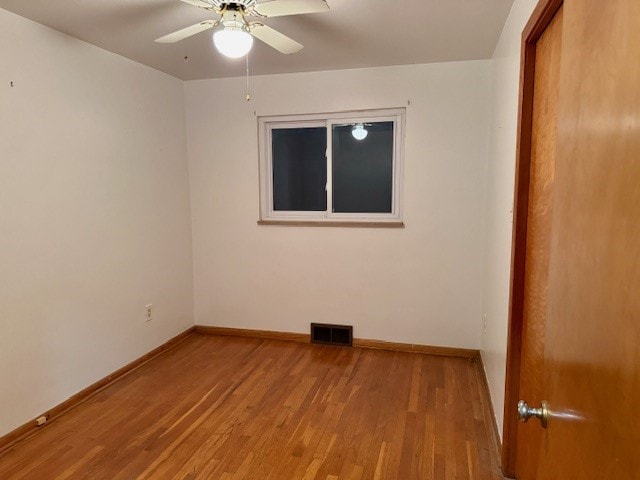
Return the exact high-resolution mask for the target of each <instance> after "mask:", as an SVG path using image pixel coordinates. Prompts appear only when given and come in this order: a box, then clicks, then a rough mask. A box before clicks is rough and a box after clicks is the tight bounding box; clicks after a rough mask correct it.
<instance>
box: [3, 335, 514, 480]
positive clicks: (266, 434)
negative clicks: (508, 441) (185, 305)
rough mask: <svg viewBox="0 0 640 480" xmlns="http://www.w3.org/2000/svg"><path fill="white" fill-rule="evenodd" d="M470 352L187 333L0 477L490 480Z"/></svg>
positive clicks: (491, 462) (56, 427)
mask: <svg viewBox="0 0 640 480" xmlns="http://www.w3.org/2000/svg"><path fill="white" fill-rule="evenodd" d="M481 375H482V374H481V372H480V369H479V366H478V361H477V360H475V359H463V358H452V357H438V356H430V355H422V354H414V353H400V352H387V351H380V350H368V349H360V348H343V347H331V346H316V345H305V344H298V343H292V342H284V341H276V340H261V339H251V338H240V337H226V336H225V337H222V336H210V335H200V334H195V335H193V336H191V337H189V338H188V339H186V340H185V341H184V342H182V343H180V344H179V345H178V346H176V347H175V348H173V349H172V350H170V351H168V352H166V353H164V354H162V355H161V356H160V357H158V358H156V359H154V360H152V361H151V362H149V363H147V364H145V365H143V366H142V367H141V368H139V369H137V370H135V371H134V372H132V373H131V374H129V375H128V376H126V377H124V378H122V379H121V380H119V381H118V382H116V383H114V384H113V385H111V386H109V387H107V388H106V389H104V390H102V391H101V392H99V393H98V394H96V395H95V396H93V397H91V398H90V399H89V400H87V401H86V402H85V403H83V404H81V405H80V406H78V407H77V408H75V409H73V410H72V411H70V412H68V413H67V414H65V415H63V416H62V417H60V418H59V419H57V420H54V421H52V422H51V424H49V425H47V426H45V427H43V428H42V429H41V430H39V431H37V432H36V433H35V434H34V435H33V436H31V437H29V438H27V439H26V440H23V441H21V442H20V443H18V444H16V445H15V446H13V447H12V448H11V449H9V450H8V451H6V452H4V453H3V454H2V455H1V456H0V478H1V479H3V480H8V479H34V480H36V479H37V480H47V479H56V480H62V479H92V480H97V479H109V480H116V479H122V480H132V479H181V480H182V479H189V480H191V479H214V480H239V479H244V480H266V479H270V480H273V479H277V480H313V479H322V480H369V479H376V480H377V479H381V480H382V479H388V480H391V479H398V480H409V479H420V480H429V479H432V480H440V479H443V480H444V479H469V480H471V479H479V480H485V479H487V480H494V479H502V476H501V475H500V473H499V468H498V449H497V446H496V442H495V438H494V435H493V430H492V426H491V424H490V423H489V422H490V421H491V420H490V414H489V410H488V406H487V398H486V392H485V389H484V385H483V384H482V380H481V378H482V377H481Z"/></svg>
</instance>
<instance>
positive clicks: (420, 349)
mask: <svg viewBox="0 0 640 480" xmlns="http://www.w3.org/2000/svg"><path fill="white" fill-rule="evenodd" d="M195 329H196V332H198V333H202V334H205V335H228V336H233V337H251V338H265V339H271V340H286V341H291V342H298V343H310V342H311V336H310V335H309V334H306V333H290V332H274V331H270V330H249V329H244V328H227V327H208V326H204V325H196V327H195ZM353 346H354V347H360V348H372V349H376V350H390V351H393V352H409V353H424V354H427V355H443V356H447V357H462V358H478V357H479V356H480V352H479V351H478V350H471V349H467V348H451V347H434V346H430V345H415V344H410V343H396V342H385V341H382V340H366V339H362V338H354V339H353Z"/></svg>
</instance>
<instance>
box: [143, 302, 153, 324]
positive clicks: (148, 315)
mask: <svg viewBox="0 0 640 480" xmlns="http://www.w3.org/2000/svg"><path fill="white" fill-rule="evenodd" d="M152 309H153V305H151V304H149V305H147V306H145V307H144V316H145V321H146V322H150V321H151V320H153V310H152Z"/></svg>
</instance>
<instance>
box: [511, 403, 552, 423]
mask: <svg viewBox="0 0 640 480" xmlns="http://www.w3.org/2000/svg"><path fill="white" fill-rule="evenodd" d="M531 417H535V418H537V419H538V420H540V425H542V428H547V425H548V423H549V404H548V403H547V402H545V401H544V400H543V401H542V406H541V407H540V408H531V407H530V406H529V405H528V404H527V402H525V401H524V400H520V401H519V402H518V420H520V421H521V422H526V421H527V420H529V419H530V418H531Z"/></svg>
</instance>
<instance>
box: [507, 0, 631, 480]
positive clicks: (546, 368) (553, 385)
mask: <svg viewBox="0 0 640 480" xmlns="http://www.w3.org/2000/svg"><path fill="white" fill-rule="evenodd" d="M542 3H545V4H547V5H551V4H556V5H555V9H556V10H557V4H559V3H562V2H554V1H552V0H550V1H546V2H542ZM547 14H548V12H547ZM550 18H551V17H550ZM558 23H559V24H560V26H558ZM554 24H555V25H554ZM558 32H559V33H558ZM556 37H557V38H559V41H556V42H555V43H554V42H552V41H551V39H552V38H556ZM558 42H559V44H560V45H561V46H560V49H559V53H557V52H558V51H557V50H556V48H557V45H558ZM551 43H554V45H555V46H554V47H549V44H551ZM639 59H640V1H638V0H607V1H606V2H603V1H601V0H565V1H564V2H563V6H562V9H561V10H560V11H559V13H558V14H556V16H555V18H553V20H551V21H549V19H547V22H546V25H545V29H544V33H541V34H539V35H538V39H537V44H536V56H535V70H536V72H535V74H533V75H532V77H533V78H535V83H536V85H535V87H532V92H531V106H532V108H533V113H532V114H530V117H531V121H530V124H529V125H527V121H526V119H525V118H524V117H523V118H521V126H522V127H523V128H524V130H526V129H527V127H530V133H531V136H530V144H529V145H527V142H526V141H525V142H523V138H526V131H525V132H523V134H522V135H523V136H522V137H521V139H520V141H521V142H523V143H521V149H525V150H526V149H528V151H529V154H528V156H526V155H525V156H523V153H522V150H521V152H520V155H521V160H522V158H526V160H527V162H526V163H527V165H526V166H527V172H526V175H524V176H522V175H520V179H521V180H522V179H523V178H524V179H525V180H526V184H525V185H526V192H525V193H523V192H522V190H523V189H524V187H523V185H520V189H521V191H520V192H519V194H518V195H519V196H518V199H519V200H522V198H524V199H525V200H526V209H524V208H523V207H522V204H521V205H520V208H519V209H518V210H517V215H518V216H520V217H521V218H520V220H518V218H516V223H517V224H518V222H520V224H522V217H524V218H525V225H526V227H525V228H524V229H522V228H521V229H520V235H521V238H526V242H522V243H523V244H524V245H525V248H523V249H522V252H523V258H522V281H521V287H522V288H521V290H522V302H521V304H522V306H521V313H522V323H521V328H522V330H521V331H519V329H518V328H517V327H518V324H517V320H516V319H515V313H517V312H518V309H517V305H516V307H515V308H514V305H513V304H512V319H511V332H510V360H509V373H508V376H509V378H511V379H512V380H513V377H514V376H515V377H517V378H518V382H517V386H518V391H517V393H518V394H523V396H524V397H525V398H524V399H525V400H527V401H528V402H529V403H530V404H531V405H532V406H539V405H540V403H541V402H542V400H546V401H547V402H548V403H549V406H550V418H549V424H548V427H547V428H546V429H542V427H541V426H540V424H539V423H538V422H537V421H535V420H530V421H529V423H527V424H520V426H518V427H517V429H516V431H517V435H516V438H517V441H516V448H515V452H516V454H515V455H514V453H513V450H514V449H513V446H512V445H511V446H510V444H511V441H512V439H513V435H514V433H513V430H514V428H513V415H514V409H515V402H514V397H513V395H512V394H511V389H510V385H509V384H508V385H507V397H506V401H507V402H509V405H507V406H506V408H507V410H506V413H507V416H506V417H505V425H506V427H505V452H506V454H505V455H504V459H506V460H507V463H506V464H505V470H506V472H507V473H513V472H511V471H510V463H509V462H511V461H513V459H514V458H515V462H514V465H515V473H516V478H518V479H522V480H530V479H536V480H560V479H580V480H595V479H602V480H605V479H606V480H613V479H615V480H618V479H621V480H623V479H624V480H634V479H636V480H637V479H640V463H639V462H640V415H639V414H638V408H637V407H636V405H638V403H639V402H640V61H639ZM549 67H553V69H554V70H553V71H546V70H548V68H549ZM530 68H531V67H530ZM524 72H525V75H526V73H527V71H526V68H525V70H524ZM554 78H555V79H556V80H557V83H556V84H557V87H555V90H554V87H553V85H554V80H553V79H554ZM524 92H525V94H526V88H525V90H524ZM554 96H555V98H556V100H557V101H554ZM525 110H526V109H525ZM524 113H526V112H521V115H524ZM521 167H522V165H521ZM523 212H524V213H523ZM516 228H517V227H516ZM522 230H524V235H523V234H522ZM517 238H518V230H516V239H517ZM516 247H517V245H516ZM518 258H519V257H518V254H517V252H516V253H515V254H514V262H516V264H515V266H514V268H515V269H516V270H517V268H518V265H517V260H518ZM516 273H517V272H515V271H514V280H513V282H515V283H513V284H512V288H513V289H514V290H513V291H512V302H514V301H516V303H517V301H518V284H517V279H518V276H517V274H516ZM517 336H519V338H520V340H521V344H518V342H517V341H515V340H514V338H516V337H517ZM514 345H515V347H514ZM514 359H517V362H519V363H518V368H517V369H514V368H513V366H514V365H515V362H516V360H514ZM527 397H528V398H527Z"/></svg>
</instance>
